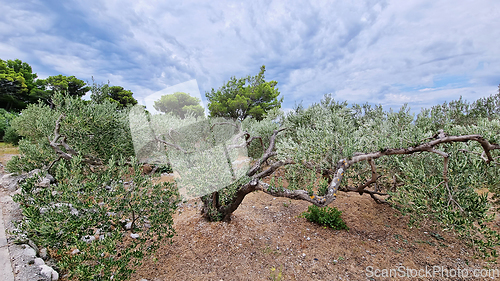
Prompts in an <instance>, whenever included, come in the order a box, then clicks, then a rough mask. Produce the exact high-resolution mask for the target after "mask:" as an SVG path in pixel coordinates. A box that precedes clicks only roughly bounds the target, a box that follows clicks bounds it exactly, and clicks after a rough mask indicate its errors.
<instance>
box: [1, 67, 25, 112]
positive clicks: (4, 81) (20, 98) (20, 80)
mask: <svg viewBox="0 0 500 281" xmlns="http://www.w3.org/2000/svg"><path fill="white" fill-rule="evenodd" d="M10 62H11V61H3V60H1V59H0V104H1V107H2V108H5V109H6V110H16V111H17V110H20V109H22V108H24V107H26V103H27V102H28V94H29V89H28V86H27V85H26V79H25V78H24V77H23V74H22V73H19V72H18V71H15V69H13V68H12V67H10V66H9V64H10Z"/></svg>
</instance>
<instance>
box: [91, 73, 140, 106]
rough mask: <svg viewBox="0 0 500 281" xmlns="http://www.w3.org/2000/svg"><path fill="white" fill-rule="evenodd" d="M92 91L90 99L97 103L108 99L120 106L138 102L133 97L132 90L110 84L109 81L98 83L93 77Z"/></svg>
mask: <svg viewBox="0 0 500 281" xmlns="http://www.w3.org/2000/svg"><path fill="white" fill-rule="evenodd" d="M90 91H91V92H92V94H91V95H90V99H91V100H92V101H94V102H96V103H103V102H104V101H105V100H108V101H111V102H115V103H117V104H118V105H119V108H125V107H127V106H129V105H132V106H133V105H136V104H137V100H136V99H135V98H134V97H132V95H133V93H132V91H129V90H125V89H124V88H123V87H121V86H110V85H109V81H108V83H107V84H104V83H101V84H98V83H96V82H95V81H94V78H92V85H91V86H90Z"/></svg>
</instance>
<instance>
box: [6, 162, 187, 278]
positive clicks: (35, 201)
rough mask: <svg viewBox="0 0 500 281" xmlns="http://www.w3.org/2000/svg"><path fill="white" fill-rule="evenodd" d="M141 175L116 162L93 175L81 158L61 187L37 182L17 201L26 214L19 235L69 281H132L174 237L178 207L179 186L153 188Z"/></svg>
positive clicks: (60, 169)
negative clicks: (145, 258) (44, 250)
mask: <svg viewBox="0 0 500 281" xmlns="http://www.w3.org/2000/svg"><path fill="white" fill-rule="evenodd" d="M117 162H118V163H119V164H120V165H117V164H116V163H117ZM141 171H142V169H141V166H140V165H133V166H132V167H130V166H129V165H124V161H115V160H114V159H110V161H109V164H108V165H105V166H104V167H101V168H95V169H94V171H93V172H92V171H91V170H90V169H89V167H88V166H87V165H85V164H82V162H81V159H78V158H74V159H73V160H71V161H61V162H60V164H59V165H57V168H56V173H55V175H54V177H55V179H56V182H57V184H53V185H50V187H47V188H39V187H37V186H36V183H37V180H38V178H37V177H36V176H35V177H32V178H29V179H27V180H26V181H25V183H24V184H22V186H21V188H22V192H21V193H20V194H16V195H15V196H14V200H15V201H16V202H18V203H20V205H21V208H22V212H23V215H24V219H23V220H22V221H21V222H20V223H19V224H18V228H19V229H20V230H22V232H23V233H24V234H25V235H27V237H28V238H30V239H32V240H33V241H34V242H35V244H37V245H38V246H39V247H47V248H48V250H49V253H51V255H52V257H54V258H56V261H57V267H58V268H59V269H60V270H61V273H62V274H68V280H110V279H113V280H129V278H130V275H131V274H132V273H133V271H134V268H136V267H137V266H138V265H139V264H140V260H141V259H142V257H143V256H145V255H146V254H148V253H151V251H154V250H156V248H157V247H158V245H159V242H160V241H162V239H163V238H167V239H169V238H171V237H173V235H174V229H173V228H172V224H173V219H172V214H173V213H174V211H175V209H176V208H177V204H178V202H179V196H178V193H177V189H176V188H175V187H174V185H173V184H171V183H162V184H153V183H152V179H151V178H150V177H146V176H143V175H142V174H141ZM127 224H128V226H127ZM132 233H134V234H138V235H139V237H138V238H136V239H132V238H131V234H132ZM89 238H90V239H93V241H84V240H85V239H87V240H88V239H89ZM76 249H78V251H77V252H78V253H77V252H75V250H76Z"/></svg>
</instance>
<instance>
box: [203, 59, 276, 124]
mask: <svg viewBox="0 0 500 281" xmlns="http://www.w3.org/2000/svg"><path fill="white" fill-rule="evenodd" d="M265 71H266V67H265V66H264V65H263V66H262V67H261V68H260V72H259V74H257V75H256V76H248V77H245V78H240V79H236V77H232V78H231V79H230V80H229V81H228V82H227V83H226V84H225V85H224V86H222V87H220V88H219V89H218V90H215V89H212V91H211V92H207V93H206V94H205V96H206V97H207V99H208V100H209V104H208V110H209V111H210V116H211V117H216V116H218V117H229V118H234V119H238V120H244V119H245V118H247V117H249V116H251V117H253V118H255V119H256V120H262V119H263V118H264V116H265V115H266V113H267V112H268V111H269V110H270V109H271V108H274V107H277V108H280V107H281V103H282V102H283V97H282V98H281V99H278V96H279V95H280V92H279V91H278V89H277V88H276V85H277V84H278V82H276V81H269V82H266V81H265V79H264V72H265Z"/></svg>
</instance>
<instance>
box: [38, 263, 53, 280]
mask: <svg viewBox="0 0 500 281" xmlns="http://www.w3.org/2000/svg"><path fill="white" fill-rule="evenodd" d="M40 268H41V269H42V270H41V272H40V274H41V275H42V276H44V277H45V278H47V279H49V280H52V272H53V271H54V269H52V267H50V266H48V265H45V264H44V265H40Z"/></svg>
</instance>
